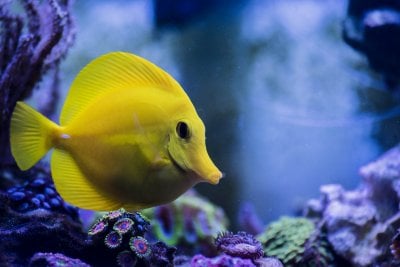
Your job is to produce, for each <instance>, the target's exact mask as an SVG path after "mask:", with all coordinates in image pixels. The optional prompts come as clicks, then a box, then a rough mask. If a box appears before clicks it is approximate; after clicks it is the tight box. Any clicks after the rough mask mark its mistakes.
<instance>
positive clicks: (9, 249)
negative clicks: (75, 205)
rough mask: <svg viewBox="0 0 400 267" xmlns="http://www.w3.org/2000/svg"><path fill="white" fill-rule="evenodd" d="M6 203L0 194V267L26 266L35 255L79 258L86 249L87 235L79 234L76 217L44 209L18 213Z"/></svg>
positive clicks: (5, 198) (8, 202)
mask: <svg viewBox="0 0 400 267" xmlns="http://www.w3.org/2000/svg"><path fill="white" fill-rule="evenodd" d="M9 204H10V200H9V199H8V197H7V196H6V195H5V194H2V193H0V214H1V216H0V240H1V242H0V260H1V263H2V265H4V266H27V265H28V262H29V260H30V258H31V257H32V256H33V255H34V254H35V253H38V252H52V253H55V252H57V253H62V254H64V255H67V256H69V257H73V258H78V257H79V256H80V255H81V253H82V251H85V249H86V248H87V244H86V242H85V239H86V237H87V235H86V234H85V233H84V232H82V231H81V224H80V222H79V221H78V219H77V218H72V217H71V216H66V214H65V213H63V212H55V211H50V210H47V209H37V210H34V211H30V212H28V213H24V212H18V211H15V210H14V209H12V208H11V207H10V205H9ZM38 241H40V242H38Z"/></svg>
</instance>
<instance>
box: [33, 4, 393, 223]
mask: <svg viewBox="0 0 400 267" xmlns="http://www.w3.org/2000/svg"><path fill="white" fill-rule="evenodd" d="M232 2H234V4H232ZM347 4H348V3H347V1H344V0H327V1H316V0H315V1H314V0H298V1H289V0H282V1H277V0H276V1H273V0H271V1H267V0H265V1H262V0H259V1H257V0H253V1H251V0H248V1H243V0H242V1H224V0H221V1H189V0H186V1H184V0H180V1H178V0H176V1H172V0H171V1H167V0H159V1H146V0H135V1H134V0H132V1H122V0H120V1H107V0H102V1H99V0H96V1H95V0H90V1H76V3H75V7H74V12H75V17H76V24H77V36H76V43H75V46H74V47H73V49H72V50H71V52H70V53H69V55H68V57H67V58H66V60H65V61H64V63H63V65H62V88H63V89H64V92H63V97H65V94H66V92H67V91H68V88H69V86H70V84H71V82H72V80H73V78H74V77H75V76H76V74H77V73H78V72H79V70H80V69H81V68H82V67H83V66H84V65H85V64H87V63H88V62H89V61H90V60H92V59H93V58H95V57H97V56H99V55H101V54H103V53H107V52H109V51H117V50H123V51H129V52H132V53H135V54H138V55H141V56H143V57H145V58H148V59H149V60H151V61H153V62H155V63H156V64H158V65H159V66H161V67H163V68H164V69H165V70H167V71H168V72H169V73H170V74H171V75H172V76H174V77H175V78H176V79H177V80H178V81H179V82H180V83H181V84H182V86H183V87H184V88H185V90H186V91H187V93H188V95H189V96H190V98H191V99H192V101H193V103H194V105H195V106H196V108H197V110H198V113H199V114H200V116H201V117H202V119H203V120H204V122H205V124H206V127H207V146H208V150H209V152H210V154H211V156H212V158H213V159H214V161H215V162H216V164H217V166H219V167H220V169H221V170H223V171H224V172H225V174H226V177H225V178H224V179H223V180H222V181H221V183H220V184H219V185H218V186H211V185H207V184H202V185H198V186H196V189H198V190H199V191H200V192H201V193H203V194H205V195H206V196H207V197H208V198H209V199H211V200H212V201H214V202H215V203H217V204H218V205H220V206H222V207H223V208H224V209H225V210H226V211H227V213H228V215H229V216H230V218H231V221H232V224H233V226H235V223H234V220H235V217H236V216H237V211H238V208H239V207H240V205H241V204H242V203H245V202H247V201H249V202H251V203H252V204H254V206H255V208H256V211H257V212H258V213H259V215H260V216H261V218H262V220H263V221H264V223H266V222H268V221H270V220H273V219H276V218H278V217H279V216H280V215H283V214H295V213H298V212H300V211H301V208H302V206H303V205H304V204H305V202H306V201H307V199H309V198H312V197H317V196H318V195H319V187H320V185H322V184H326V183H340V184H342V185H343V186H344V187H345V188H347V189H351V188H354V187H356V186H357V185H358V183H359V180H360V178H359V176H358V169H359V167H360V166H362V165H363V164H366V163H368V162H369V161H371V160H373V159H375V158H376V157H377V156H378V155H380V154H381V153H382V152H383V151H384V150H386V149H388V148H390V147H391V146H393V145H395V144H396V143H397V142H398V141H399V136H398V133H397V130H398V127H399V126H398V125H399V117H398V114H399V112H398V109H397V106H398V104H399V100H398V98H396V97H394V96H393V95H392V93H391V92H388V91H385V90H383V88H384V85H383V82H382V80H381V79H380V77H379V75H377V74H376V73H374V72H373V71H371V70H370V69H369V66H368V63H367V60H366V59H365V57H364V56H363V55H361V54H359V53H358V52H356V51H354V50H353V49H352V48H350V47H349V46H347V45H346V44H345V43H344V41H343V40H342V37H341V34H342V22H343V21H344V19H345V17H346V9H347ZM40 94H41V92H40V91H37V94H36V95H35V97H36V98H39V97H40ZM42 94H43V93H42ZM62 100H63V98H62ZM62 102H63V101H60V107H61V104H62Z"/></svg>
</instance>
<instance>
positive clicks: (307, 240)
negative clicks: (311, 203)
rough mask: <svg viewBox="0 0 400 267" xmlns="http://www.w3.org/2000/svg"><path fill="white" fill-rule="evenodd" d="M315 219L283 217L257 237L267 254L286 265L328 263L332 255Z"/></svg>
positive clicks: (319, 264) (325, 264) (322, 264)
mask: <svg viewBox="0 0 400 267" xmlns="http://www.w3.org/2000/svg"><path fill="white" fill-rule="evenodd" d="M316 231H317V228H316V227H315V225H314V223H313V222H312V221H310V220H308V219H306V218H301V217H300V218H291V217H282V218H281V219H279V220H278V221H276V222H273V223H271V224H270V225H269V226H268V227H267V228H266V230H265V232H264V233H262V234H260V235H259V236H258V237H257V238H258V239H259V240H260V241H261V243H262V244H263V246H264V251H265V254H266V255H267V256H270V257H277V258H278V259H280V260H281V261H282V262H283V264H284V265H285V266H328V264H329V263H330V262H332V261H333V256H332V254H331V252H330V250H329V246H328V244H327V243H326V242H325V241H324V240H322V239H321V236H320V234H319V233H318V232H316Z"/></svg>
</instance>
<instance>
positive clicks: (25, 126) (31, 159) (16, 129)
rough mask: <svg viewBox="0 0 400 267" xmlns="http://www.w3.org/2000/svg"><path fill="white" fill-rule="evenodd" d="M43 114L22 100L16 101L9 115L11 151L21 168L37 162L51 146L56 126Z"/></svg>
mask: <svg viewBox="0 0 400 267" xmlns="http://www.w3.org/2000/svg"><path fill="white" fill-rule="evenodd" d="M57 127H58V126H57V124H55V123H53V122H52V121H50V120H49V119H47V118H46V117H45V116H43V115H42V114H40V113H39V112H37V111H36V110H34V109H33V108H31V107H30V106H28V105H27V104H25V103H23V102H17V105H16V106H15V109H14V113H13V115H12V117H11V126H10V141H11V153H12V155H13V156H14V158H15V161H16V162H17V165H18V167H19V168H20V169H21V170H27V169H29V168H31V167H32V166H33V165H34V164H35V163H37V162H38V161H39V160H40V159H41V158H42V157H43V156H44V155H45V154H46V153H47V152H48V151H49V149H50V148H52V146H53V144H52V140H51V139H52V138H51V137H52V133H54V131H55V130H56V128H57Z"/></svg>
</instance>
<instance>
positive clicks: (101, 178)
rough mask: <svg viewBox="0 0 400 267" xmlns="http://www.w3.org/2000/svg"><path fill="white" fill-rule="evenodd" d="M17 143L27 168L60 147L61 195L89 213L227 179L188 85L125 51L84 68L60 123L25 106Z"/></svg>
mask: <svg viewBox="0 0 400 267" xmlns="http://www.w3.org/2000/svg"><path fill="white" fill-rule="evenodd" d="M10 139H11V151H12V154H13V156H14V158H15V160H16V162H17V164H18V166H19V168H20V169H21V170H27V169H29V168H30V167H32V166H33V165H34V164H36V163H37V161H39V160H40V159H41V158H42V157H43V156H44V155H45V154H46V153H47V152H48V151H49V150H50V149H52V148H54V151H53V153H52V157H51V172H52V176H53V180H54V183H55V186H56V189H57V191H58V192H59V193H60V195H61V196H62V197H63V198H64V199H65V200H66V201H67V202H69V203H71V204H73V205H75V206H78V207H80V208H84V209H91V210H98V211H108V210H115V209H118V208H120V207H124V208H127V209H133V210H139V209H143V208H148V207H151V206H156V205H160V204H164V203H167V202H170V201H173V200H175V199H176V198H177V197H178V196H180V195H181V194H182V193H184V192H185V191H186V190H187V189H189V188H190V187H192V186H194V185H195V184H197V183H199V182H209V183H211V184H217V183H218V181H219V179H220V178H221V177H222V173H221V172H220V171H219V170H218V168H217V167H216V166H215V165H214V163H213V162H212V161H211V159H210V157H209V155H208V153H207V150H206V146H205V127H204V124H203V122H202V121H201V119H200V118H199V116H198V114H197V112H196V110H195V108H194V106H193V104H192V103H191V101H190V99H189V97H188V96H187V95H186V93H185V92H184V90H183V89H182V87H181V86H180V85H179V84H178V82H177V81H175V80H174V79H173V78H172V77H171V76H170V75H169V74H168V73H166V72H165V71H164V70H162V69H161V68H159V67H157V66H156V65H154V64H153V63H151V62H149V61H147V60H145V59H143V58H141V57H138V56H136V55H133V54H129V53H124V52H113V53H109V54H106V55H103V56H100V57H99V58H97V59H95V60H93V61H92V62H90V63H89V64H88V65H87V66H86V67H84V68H83V69H82V70H81V72H80V73H79V74H78V76H77V77H76V79H75V80H74V82H73V83H72V86H71V89H70V91H69V93H68V96H67V99H66V101H65V104H64V106H63V109H62V112H61V116H60V125H57V124H55V123H54V122H52V121H50V120H48V119H47V118H45V117H44V116H43V115H41V114H40V113H39V112H37V111H35V110H34V109H33V108H31V107H30V106H28V105H26V104H25V103H23V102H18V103H17V105H16V107H15V110H14V113H13V115H12V118H11V126H10Z"/></svg>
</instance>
